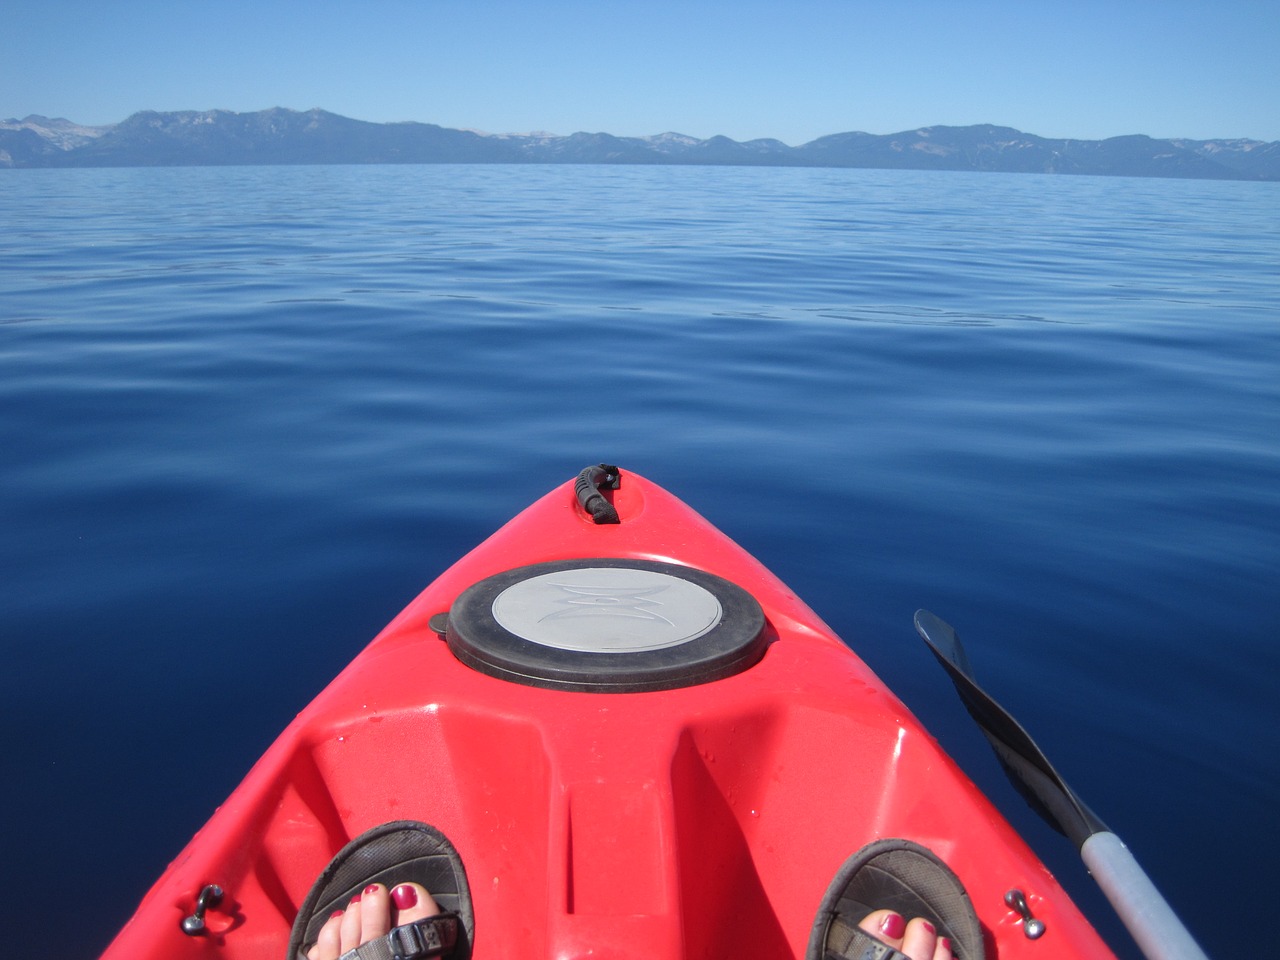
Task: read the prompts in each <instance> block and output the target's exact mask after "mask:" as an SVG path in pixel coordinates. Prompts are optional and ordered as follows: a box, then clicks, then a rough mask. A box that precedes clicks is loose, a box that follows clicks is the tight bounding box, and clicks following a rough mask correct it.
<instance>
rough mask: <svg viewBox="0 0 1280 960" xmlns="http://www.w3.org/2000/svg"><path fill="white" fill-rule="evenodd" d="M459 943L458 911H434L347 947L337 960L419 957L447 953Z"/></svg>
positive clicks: (381, 959) (445, 955)
mask: <svg viewBox="0 0 1280 960" xmlns="http://www.w3.org/2000/svg"><path fill="white" fill-rule="evenodd" d="M457 943H458V915H457V914H456V913H437V914H436V915H435V916H434V917H423V918H422V919H421V920H415V921H413V923H406V924H405V925H404V926H401V927H396V928H395V929H394V930H392V931H391V932H390V933H388V934H387V935H386V936H383V937H379V938H378V939H377V940H370V941H369V942H368V943H362V944H360V946H358V947H356V948H355V949H353V950H348V951H347V952H346V953H344V954H343V955H342V956H341V957H339V958H338V960H420V958H424V957H447V956H449V954H451V953H452V952H453V948H454V947H455V946H456V945H457Z"/></svg>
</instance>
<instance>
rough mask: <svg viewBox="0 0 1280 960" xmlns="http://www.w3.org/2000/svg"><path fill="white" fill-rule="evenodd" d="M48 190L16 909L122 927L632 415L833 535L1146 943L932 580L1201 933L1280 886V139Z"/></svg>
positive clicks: (23, 236)
mask: <svg viewBox="0 0 1280 960" xmlns="http://www.w3.org/2000/svg"><path fill="white" fill-rule="evenodd" d="M0 215H2V217H3V219H2V220H0V222H2V223H3V225H4V240H3V243H2V244H0V463H2V464H3V469H2V471H0V530H2V531H3V532H2V533H0V650H2V651H3V657H4V664H3V669H0V722H2V723H3V729H4V731H5V736H4V738H3V739H4V747H3V751H0V758H2V761H0V762H2V763H3V767H2V768H0V781H2V782H3V784H4V786H3V788H2V791H0V803H2V804H3V807H2V808H0V813H2V815H3V821H2V822H3V823H4V824H5V825H6V826H5V828H4V836H5V843H4V857H3V861H4V866H3V867H2V868H0V876H2V877H3V889H2V891H0V896H3V902H4V903H5V904H7V905H8V909H7V910H6V911H5V912H6V913H9V914H11V915H12V914H13V913H15V912H21V913H23V914H30V915H31V917H30V919H29V920H27V921H25V922H24V923H23V924H21V925H20V929H19V930H18V931H17V932H16V937H17V939H18V942H17V943H16V944H14V943H13V942H12V941H10V942H9V943H8V944H7V945H6V946H5V948H4V949H3V950H2V951H0V952H3V953H5V954H6V955H8V954H9V953H10V952H12V954H13V955H15V956H18V955H25V956H32V957H35V956H46V955H49V954H48V952H47V950H48V946H49V941H48V939H47V937H48V933H49V931H51V930H53V929H57V930H59V931H62V933H63V935H64V941H65V935H66V934H67V933H68V932H74V933H75V934H78V935H79V936H80V937H81V938H82V940H81V944H82V946H83V950H81V951H79V952H78V955H82V956H85V957H89V956H93V955H95V954H96V952H97V951H98V950H99V949H100V948H101V947H102V946H103V945H104V944H105V943H106V941H107V940H108V939H109V938H110V937H111V936H112V935H113V934H114V932H115V930H116V928H117V927H118V926H119V925H120V924H121V923H123V921H124V920H125V919H126V917H127V916H128V915H129V913H130V912H131V911H132V908H133V906H134V905H135V904H136V901H137V899H138V898H139V897H140V896H141V894H142V893H143V891H144V890H145V889H146V887H147V886H148V885H149V884H150V882H151V881H152V880H153V879H154V878H155V877H156V876H157V875H158V874H159V872H160V871H161V870H162V868H163V867H164V866H165V864H166V863H167V862H168V860H169V859H170V858H171V857H172V856H173V855H174V854H176V853H177V851H178V850H179V849H180V848H181V846H182V845H183V844H184V843H185V842H186V840H187V839H188V838H189V836H190V835H191V834H192V833H193V832H194V831H195V830H196V829H197V828H198V827H199V826H200V825H201V824H202V823H203V821H204V820H205V818H206V817H207V816H208V815H209V814H210V813H211V812H212V810H213V808H214V807H215V806H216V805H217V804H218V803H220V802H221V801H222V799H223V798H224V797H225V796H226V795H227V793H229V792H230V790H231V789H232V788H233V787H234V786H235V784H236V783H237V782H238V781H239V779H240V777H241V776H242V775H243V773H244V772H245V771H246V769H247V768H248V767H249V765H250V764H251V763H252V762H253V761H254V759H255V758H256V757H257V756H258V754H259V753H260V752H261V751H262V750H263V749H264V748H265V747H266V746H267V745H268V743H270V741H271V740H272V739H273V738H274V736H275V735H276V733H278V732H279V730H280V729H281V728H282V727H283V726H284V725H285V724H286V723H287V722H288V721H289V720H290V719H291V718H292V717H293V715H294V714H295V712H296V711H297V710H299V709H300V708H301V707H302V706H303V705H304V704H305V703H306V702H307V701H308V700H309V699H310V698H311V696H312V695H313V694H314V693H315V692H317V691H318V690H319V689H320V688H321V687H322V686H323V685H324V684H325V683H326V682H327V681H328V679H329V678H330V677H331V676H332V675H333V674H334V673H336V672H337V671H338V670H339V669H340V668H341V666H342V665H344V664H345V663H346V662H347V661H348V660H349V659H350V658H351V657H352V656H353V655H354V654H355V653H356V652H357V651H358V650H359V649H360V648H361V647H362V646H363V645H364V643H365V642H366V641H367V640H368V639H369V638H370V637H371V636H372V635H373V634H374V633H375V632H376V631H377V630H378V629H379V628H380V627H381V625H382V624H383V623H384V622H385V621H387V620H388V619H389V618H390V617H391V616H392V615H393V614H394V613H395V612H396V611H397V610H398V609H399V608H400V607H401V606H403V605H404V604H405V603H406V602H407V601H408V600H409V599H410V598H411V597H412V596H413V595H414V594H415V593H416V592H417V591H418V590H419V589H420V588H421V587H422V586H423V585H425V583H427V582H428V581H429V580H430V579H432V578H433V577H434V576H435V574H436V573H437V572H438V571H439V570H440V569H442V568H443V567H444V566H446V565H447V564H448V563H450V562H451V561H452V560H454V559H455V558H456V557H458V556H459V555H460V554H461V553H463V552H464V551H465V550H467V549H468V548H470V547H471V546H472V545H474V544H475V543H476V542H477V541H479V540H480V539H481V538H483V537H484V536H486V535H487V534H488V533H489V532H491V531H492V530H493V529H494V528H495V527H496V526H497V525H499V524H500V523H501V522H502V521H504V520H505V519H507V518H508V517H509V516H510V515H511V514H513V513H514V512H516V511H517V510H518V509H520V508H521V507H523V506H524V505H526V504H527V503H528V502H529V501H531V500H532V499H534V498H535V497H537V496H539V495H541V494H542V493H544V492H545V491H546V490H548V489H550V488H551V487H552V486H554V485H556V484H557V483H559V482H561V481H562V480H564V479H567V478H568V477H570V476H571V475H572V474H574V473H575V472H576V471H577V470H578V469H579V468H581V467H582V466H584V465H586V464H587V463H589V462H592V461H599V460H602V459H607V460H612V461H614V462H617V463H620V464H622V465H623V466H624V467H630V468H632V469H635V470H637V471H640V472H642V473H645V474H647V475H648V476H650V477H651V478H652V479H655V480H657V481H659V482H660V483H663V484H664V485H666V486H667V487H669V488H670V489H672V490H674V491H675V492H676V493H678V494H680V495H681V496H683V497H684V498H685V499H686V500H688V501H689V502H690V503H691V504H693V505H694V506H695V507H696V508H697V509H699V510H700V511H701V512H702V513H704V514H705V515H707V516H708V517H709V518H710V519H712V520H713V521H714V522H715V523H717V524H718V525H719V526H721V527H722V528H723V529H724V530H725V531H727V532H728V533H729V534H730V535H732V536H734V537H735V538H736V539H737V540H739V541H740V542H741V543H742V544H743V545H744V546H746V547H747V548H748V549H750V550H751V551H753V552H754V553H756V554H757V555H758V556H759V557H760V558H761V559H762V560H763V561H764V562H765V563H766V564H768V565H769V566H771V567H772V568H773V569H774V570H775V571H776V572H777V573H778V574H779V575H780V576H781V577H782V578H783V579H784V580H786V581H787V582H788V583H789V584H791V585H792V586H793V587H794V588H795V589H796V590H797V591H798V592H799V593H800V594H801V595H802V596H803V597H804V598H805V599H806V600H807V601H808V602H809V603H810V605H811V606H813V607H814V608H815V609H816V610H817V611H818V612H819V613H820V614H821V615H822V616H823V617H824V618H826V619H827V620H828V622H830V623H831V624H832V625H833V626H834V627H835V628H836V629H837V630H838V631H839V632H840V633H841V634H842V635H843V636H845V637H846V639H848V640H849V641H850V642H851V643H852V644H853V645H854V646H855V647H856V648H857V649H858V650H859V651H860V652H861V653H862V655H863V656H864V658H865V659H866V660H867V661H868V662H869V663H870V664H871V665H872V666H873V668H875V669H876V670H877V671H878V672H879V673H880V674H881V676H883V677H884V678H885V679H886V680H887V681H888V682H889V683H890V684H891V685H892V686H893V687H894V688H895V689H896V690H897V691H898V692H899V694H900V695H901V696H902V697H903V699H905V700H906V701H907V703H908V704H909V705H910V706H911V707H912V709H913V710H914V711H915V712H916V713H917V714H918V715H919V716H920V717H921V718H922V719H923V720H924V721H925V722H926V724H928V725H930V727H931V728H932V729H934V731H935V732H936V733H937V735H938V736H939V739H940V740H942V742H943V744H944V746H946V747H947V748H948V749H950V750H951V751H952V752H953V753H954V754H955V755H956V756H957V758H958V759H959V760H960V761H961V763H962V764H963V765H964V766H965V767H966V768H967V769H968V770H969V771H970V772H971V774H972V775H973V776H974V777H975V778H976V779H977V780H978V782H979V783H980V784H981V785H982V786H983V787H984V789H987V790H988V791H989V792H990V793H991V794H992V796H993V797H994V798H995V799H996V800H997V802H998V803H999V804H1000V805H1001V806H1002V807H1003V808H1004V809H1005V810H1006V812H1007V813H1008V815H1009V816H1010V817H1011V818H1012V819H1013V820H1014V822H1015V824H1016V825H1017V826H1018V827H1019V828H1020V829H1022V830H1024V831H1025V832H1026V834H1027V836H1028V837H1029V839H1030V840H1031V841H1032V843H1033V845H1034V846H1035V847H1036V848H1037V849H1038V850H1039V851H1040V852H1041V854H1042V856H1044V857H1045V858H1046V860H1047V861H1048V862H1049V863H1050V865H1051V867H1052V868H1053V869H1054V870H1055V872H1056V873H1058V875H1059V876H1060V877H1061V878H1062V879H1063V880H1064V882H1066V883H1067V884H1068V886H1069V888H1070V889H1072V890H1073V891H1074V892H1075V893H1076V894H1077V895H1078V896H1079V898H1080V899H1081V901H1082V903H1083V904H1084V906H1085V907H1086V909H1087V910H1088V911H1089V912H1090V913H1091V915H1092V916H1093V917H1094V918H1095V921H1096V922H1097V923H1098V924H1099V925H1100V926H1101V927H1102V928H1103V930H1104V931H1105V932H1106V933H1107V934H1109V935H1111V936H1112V938H1113V939H1115V940H1116V942H1117V944H1118V945H1119V946H1120V947H1121V949H1122V950H1127V951H1130V952H1129V953H1128V954H1127V955H1129V956H1132V951H1131V948H1130V947H1129V945H1128V944H1127V943H1125V942H1124V941H1123V939H1122V938H1123V934H1120V933H1117V932H1116V930H1117V927H1116V924H1115V923H1114V922H1113V921H1112V919H1111V917H1110V914H1109V909H1108V908H1107V907H1106V905H1105V903H1103V902H1102V901H1101V899H1100V898H1099V897H1098V896H1097V895H1096V894H1095V893H1094V892H1093V890H1092V886H1091V884H1090V882H1089V880H1088V879H1087V877H1086V875H1085V874H1084V871H1083V868H1081V867H1080V866H1079V864H1078V863H1077V862H1076V860H1075V858H1074V854H1073V853H1072V851H1071V850H1070V848H1069V845H1068V844H1067V843H1066V842H1065V841H1062V840H1060V839H1059V838H1058V837H1056V835H1054V834H1052V833H1050V832H1049V831H1048V830H1047V828H1043V827H1041V826H1040V825H1039V824H1038V821H1036V820H1035V819H1034V817H1033V816H1032V815H1031V814H1030V813H1029V812H1027V811H1026V810H1025V808H1024V807H1023V805H1022V804H1021V801H1020V800H1019V799H1018V798H1017V797H1016V795H1015V794H1014V793H1013V792H1012V790H1011V788H1009V787H1007V786H1006V785H1005V784H1004V781H1003V779H1002V777H1001V775H1000V773H999V771H998V768H997V766H996V764H995V762H994V760H993V758H992V757H991V756H990V755H989V752H988V751H987V748H986V746H985V742H984V741H982V739H981V738H980V736H979V735H978V734H977V733H976V732H975V731H974V729H973V727H972V726H971V725H970V723H969V721H968V720H967V717H966V716H965V714H964V713H963V710H962V709H961V708H960V706H959V705H958V702H957V700H956V698H955V696H954V694H953V692H952V690H951V688H950V686H949V684H948V682H947V681H946V679H945V677H944V675H943V673H942V671H941V670H940V669H939V668H938V667H937V666H936V664H934V663H933V661H932V660H931V658H929V656H928V654H927V652H926V651H925V649H924V647H923V645H922V644H921V643H920V642H919V641H918V640H917V639H916V637H915V634H914V632H913V630H912V628H911V614H912V612H913V611H914V610H915V609H916V608H917V607H920V606H926V607H929V608H931V609H932V610H934V611H935V612H937V613H938V614H940V615H941V616H943V617H944V618H946V619H948V620H950V621H951V622H952V623H954V624H955V625H956V626H957V628H958V629H959V631H960V633H961V635H962V637H964V638H965V640H966V642H967V645H968V647H969V651H970V654H971V657H972V659H973V661H974V664H975V669H976V670H977V671H978V674H979V676H980V677H981V678H982V679H983V680H984V681H985V682H986V684H987V686H988V688H989V689H990V690H991V691H992V692H993V693H994V694H995V695H996V696H997V697H998V698H999V699H1000V700H1002V701H1003V702H1004V703H1005V704H1006V705H1007V706H1008V707H1010V708H1011V709H1012V710H1013V711H1014V712H1015V714H1016V715H1017V716H1019V718H1020V719H1021V720H1022V721H1023V723H1024V724H1025V725H1026V726H1027V727H1028V728H1029V729H1030V730H1031V731H1032V733H1033V734H1034V735H1036V736H1037V738H1038V739H1039V740H1040V741H1041V743H1042V746H1044V748H1045V750H1046V752H1047V753H1048V754H1049V756H1050V757H1051V758H1053V759H1054V761H1055V762H1056V763H1057V765H1058V766H1059V768H1060V769H1061V770H1062V771H1063V773H1064V774H1065V775H1066V776H1067V778H1068V779H1069V780H1070V781H1071V783H1072V784H1073V785H1074V786H1075V787H1076V789H1077V791H1078V792H1079V793H1080V794H1081V795H1082V796H1084V797H1085V798H1086V800H1088V801H1089V803H1090V804H1091V805H1092V806H1094V807H1095V808H1096V809H1097V811H1098V812H1099V814H1101V815H1102V816H1103V817H1104V818H1105V819H1107V820H1108V822H1109V823H1111V825H1112V826H1113V827H1114V828H1115V829H1116V831H1117V832H1118V833H1119V834H1120V835H1121V836H1122V837H1124V838H1125V839H1126V840H1127V841H1128V843H1129V844H1130V846H1131V847H1133V848H1134V850H1135V852H1136V853H1137V854H1138V856H1139V858H1140V859H1141V860H1142V861H1143V862H1144V863H1145V864H1146V866H1147V867H1148V869H1149V870H1150V871H1151V873H1152V874H1153V876H1154V877H1155V878H1156V880H1157V882H1158V883H1159V884H1160V885H1161V886H1162V887H1163V888H1164V889H1165V891H1166V893H1167V894H1168V895H1169V897H1170V899H1171V900H1172V902H1173V903H1174V905H1175V907H1176V908H1178V909H1179V910H1180V911H1181V912H1182V913H1183V914H1184V915H1185V916H1186V918H1187V920H1188V921H1189V923H1190V925H1191V926H1192V928H1193V930H1194V931H1195V932H1196V933H1197V935H1198V936H1200V937H1201V938H1202V939H1203V940H1204V941H1205V942H1206V943H1208V944H1212V945H1215V946H1217V947H1218V948H1219V949H1221V945H1222V944H1223V943H1224V940H1225V938H1226V937H1228V936H1229V935H1230V934H1231V933H1232V932H1233V931H1235V930H1236V929H1238V927H1237V922H1236V921H1237V918H1240V917H1245V916H1249V915H1251V914H1252V915H1253V916H1255V917H1256V916H1260V915H1269V911H1270V908H1271V907H1272V906H1273V898H1274V895H1275V894H1276V892H1277V888H1276V884H1275V864H1276V862H1277V860H1278V859H1280V831H1277V830H1276V828H1275V825H1274V817H1275V811H1276V810H1277V808H1280V680H1278V679H1277V678H1278V677H1280V644H1278V643H1277V633H1276V630H1277V627H1276V625H1277V623H1278V622H1280V599H1278V598H1280V590H1278V589H1277V584H1276V581H1277V571H1278V570H1280V307H1278V305H1280V192H1278V191H1277V190H1276V189H1275V185H1273V184H1247V183H1208V182H1194V181H1153V180H1127V179H1092V178H1068V177H1057V178H1053V177H1040V176H998V175H969V174H945V173H943V174H934V173H918V174H917V173H900V172H879V171H831V170H750V169H742V170H738V169H714V168H658V169H649V168H620V167H611V168H593V167H585V168H584V167H474V166H472V167H449V166H429V167H428V166H424V167H412V166H407V167H332V168H326V167H311V168H233V169H188V170H173V169H167V170H166V169H161V170H110V171H108V170H77V171H39V170H32V171H6V172H4V175H3V176H0ZM19 898H21V903H22V906H21V908H20V911H19V910H17V908H15V907H14V904H15V903H18V902H19ZM69 901H73V902H75V903H76V904H77V905H76V907H75V910H74V914H75V922H74V924H72V927H71V930H70V931H69V930H68V926H67V921H66V913H67V906H66V904H67V903H68V902H69ZM1264 904H1265V906H1264ZM1268 947H1271V948H1272V949H1273V951H1274V949H1275V943H1274V942H1268V943H1264V944H1263V946H1262V950H1263V951H1264V952H1265V950H1266V949H1267V948H1268ZM60 955H61V956H71V955H72V950H70V949H67V950H63V951H61V952H60ZM1255 955H1261V954H1255ZM1272 955H1273V956H1276V955H1280V953H1276V952H1273V953H1272Z"/></svg>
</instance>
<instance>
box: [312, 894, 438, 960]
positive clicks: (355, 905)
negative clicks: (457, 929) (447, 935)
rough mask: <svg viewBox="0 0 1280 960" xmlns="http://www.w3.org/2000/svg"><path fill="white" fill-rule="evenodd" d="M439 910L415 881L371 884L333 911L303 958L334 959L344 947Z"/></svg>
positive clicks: (385, 932) (368, 939)
mask: <svg viewBox="0 0 1280 960" xmlns="http://www.w3.org/2000/svg"><path fill="white" fill-rule="evenodd" d="M439 912H440V908H439V907H438V906H436V902H435V901H434V900H432V899H431V894H429V893H427V891H426V890H425V889H424V888H423V887H420V886H418V884H416V883H402V884H399V885H398V886H397V887H395V888H394V889H392V890H390V891H388V890H387V888H386V887H384V886H383V885H382V884H380V883H371V884H369V886H367V887H365V888H364V891H363V892H362V893H360V895H359V896H356V897H353V898H352V900H351V903H349V904H348V905H347V909H346V910H339V911H334V913H333V915H332V916H330V917H329V919H328V920H327V921H326V922H325V925H324V926H323V927H321V928H320V934H319V936H318V937H317V938H316V945H315V946H314V947H312V948H311V949H310V950H308V951H307V960H338V957H340V956H342V954H344V953H346V952H347V951H348V950H354V949H355V948H356V947H358V946H360V945H361V944H362V943H368V942H369V941H370V940H376V939H378V938H379V937H381V936H385V935H386V934H388V933H390V932H391V928H392V927H399V926H403V925H404V924H406V923H413V921H415V920H421V919H423V918H424V917H434V916H435V915H436V914H437V913H439Z"/></svg>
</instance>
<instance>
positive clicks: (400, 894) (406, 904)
mask: <svg viewBox="0 0 1280 960" xmlns="http://www.w3.org/2000/svg"><path fill="white" fill-rule="evenodd" d="M391 902H392V903H393V904H395V907H396V911H395V925H396V926H401V925H403V924H406V923H413V921H415V920H421V919H422V918H423V917H434V916H435V915H436V914H437V913H439V912H440V907H439V906H437V905H436V902H435V900H433V899H431V894H429V893H427V890H426V888H425V887H422V886H420V885H418V884H416V883H401V884H398V885H397V886H395V887H393V888H392V890H391Z"/></svg>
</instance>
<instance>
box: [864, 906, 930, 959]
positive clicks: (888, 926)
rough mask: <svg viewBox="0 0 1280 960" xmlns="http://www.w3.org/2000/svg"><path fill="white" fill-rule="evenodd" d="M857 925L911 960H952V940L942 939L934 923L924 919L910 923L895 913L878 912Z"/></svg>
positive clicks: (890, 911) (920, 918) (917, 919)
mask: <svg viewBox="0 0 1280 960" xmlns="http://www.w3.org/2000/svg"><path fill="white" fill-rule="evenodd" d="M858 926H859V927H860V928H861V929H862V930H864V931H865V932H867V933H869V934H871V936H873V937H875V938H876V939H877V940H880V941H882V942H883V943H887V944H888V945H889V946H891V947H893V948H894V949H895V950H900V951H902V952H903V953H905V954H906V955H907V956H908V957H910V958H911V960H951V941H950V940H948V939H947V938H946V937H939V936H938V932H937V931H936V930H934V928H933V924H932V923H930V922H929V921H928V920H925V919H924V918H923V917H916V918H914V919H913V920H912V921H911V922H910V923H908V922H907V921H906V920H905V919H903V917H902V915H901V914H897V913H894V912H893V911H892V910H877V911H876V912H875V913H871V914H868V915H867V916H866V917H864V918H863V920H862V922H861V923H860V924H858Z"/></svg>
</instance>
